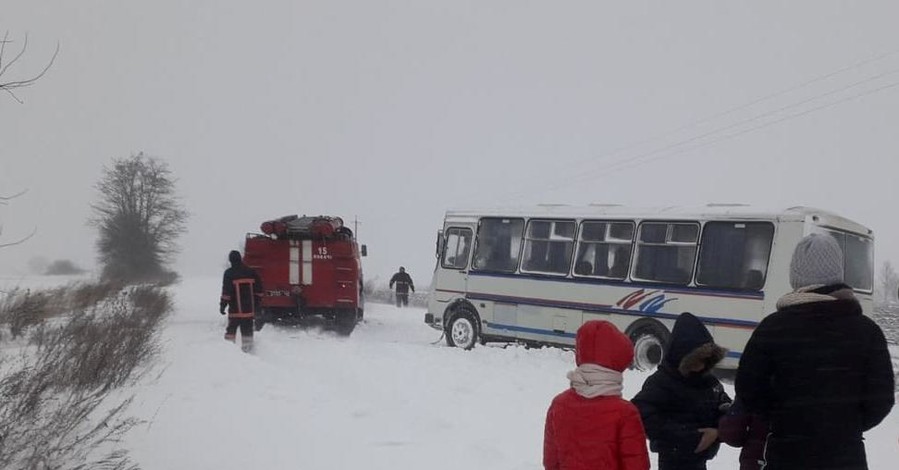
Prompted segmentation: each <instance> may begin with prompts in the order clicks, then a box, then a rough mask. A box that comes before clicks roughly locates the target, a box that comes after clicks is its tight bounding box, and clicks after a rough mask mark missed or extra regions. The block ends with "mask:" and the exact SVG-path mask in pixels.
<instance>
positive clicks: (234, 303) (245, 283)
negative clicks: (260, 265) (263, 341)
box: [219, 251, 262, 351]
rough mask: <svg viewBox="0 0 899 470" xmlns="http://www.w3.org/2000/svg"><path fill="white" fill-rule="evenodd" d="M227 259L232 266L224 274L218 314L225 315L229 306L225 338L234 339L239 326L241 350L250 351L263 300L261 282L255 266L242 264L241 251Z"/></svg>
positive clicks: (231, 254) (229, 255) (235, 252)
mask: <svg viewBox="0 0 899 470" xmlns="http://www.w3.org/2000/svg"><path fill="white" fill-rule="evenodd" d="M228 261H230V262H231V267H230V268H228V269H226V270H225V274H224V276H223V277H222V297H221V300H220V301H219V313H221V314H222V315H224V314H225V308H226V307H227V309H228V326H227V327H226V328H225V339H226V340H228V341H232V342H233V341H235V340H236V336H237V328H238V327H239V328H240V338H241V349H243V350H244V351H249V350H251V349H252V348H253V319H254V318H255V316H256V309H257V308H258V307H259V305H260V304H261V301H262V281H261V280H260V279H259V275H258V274H257V273H256V271H255V270H254V269H253V268H251V267H249V266H247V265H245V264H244V263H243V260H242V259H241V257H240V252H238V251H232V252H231V253H229V254H228Z"/></svg>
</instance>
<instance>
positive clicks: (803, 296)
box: [777, 285, 855, 310]
mask: <svg viewBox="0 0 899 470" xmlns="http://www.w3.org/2000/svg"><path fill="white" fill-rule="evenodd" d="M821 287H824V286H823V285H816V286H807V287H801V288H799V289H796V290H795V291H793V292H790V293H788V294H786V295H784V296H783V297H781V298H780V299H779V300H778V301H777V309H778V310H780V309H783V308H786V307H790V306H793V305H801V304H810V303H813V302H828V301H832V300H840V299H846V300H848V299H854V298H855V296H854V295H853V294H852V289H840V290H837V291H834V292H831V293H830V294H818V293H815V292H811V291H813V290H815V289H819V288H821Z"/></svg>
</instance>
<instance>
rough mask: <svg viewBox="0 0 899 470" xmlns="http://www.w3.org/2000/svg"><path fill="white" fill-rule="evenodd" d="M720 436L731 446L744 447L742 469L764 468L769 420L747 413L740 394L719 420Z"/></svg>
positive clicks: (741, 454)
mask: <svg viewBox="0 0 899 470" xmlns="http://www.w3.org/2000/svg"><path fill="white" fill-rule="evenodd" d="M718 438H719V439H721V442H723V443H725V444H727V445H729V446H732V447H741V448H742V450H741V451H740V470H761V469H762V468H764V464H765V461H764V454H765V443H766V441H767V439H768V421H767V420H766V419H765V417H764V416H762V415H760V414H755V413H747V412H746V409H745V407H744V405H743V403H742V400H740V397H739V396H737V398H736V399H734V403H733V405H731V407H730V409H728V410H727V414H725V415H724V416H723V417H721V420H719V421H718Z"/></svg>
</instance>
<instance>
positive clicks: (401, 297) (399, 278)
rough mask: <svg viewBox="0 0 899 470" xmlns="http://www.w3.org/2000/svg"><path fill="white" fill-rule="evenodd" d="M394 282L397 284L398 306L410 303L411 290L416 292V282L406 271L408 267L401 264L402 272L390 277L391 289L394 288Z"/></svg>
mask: <svg viewBox="0 0 899 470" xmlns="http://www.w3.org/2000/svg"><path fill="white" fill-rule="evenodd" d="M394 284H396V306H397V307H405V306H407V305H409V290H410V289H411V290H412V292H415V284H413V283H412V277H410V276H409V274H408V273H407V272H406V268H404V267H402V266H400V272H398V273H396V274H394V275H393V277H391V278H390V289H393V285H394Z"/></svg>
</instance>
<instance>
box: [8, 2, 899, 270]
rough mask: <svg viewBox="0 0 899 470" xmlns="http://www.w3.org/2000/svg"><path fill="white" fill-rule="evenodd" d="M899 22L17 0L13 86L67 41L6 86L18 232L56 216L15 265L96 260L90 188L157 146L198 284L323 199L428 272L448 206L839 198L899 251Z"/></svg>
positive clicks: (882, 251) (376, 265) (641, 7)
mask: <svg viewBox="0 0 899 470" xmlns="http://www.w3.org/2000/svg"><path fill="white" fill-rule="evenodd" d="M896 18H899V2H896V1H895V0H884V1H865V2H851V1H822V0H807V1H790V2H783V1H744V2H722V1H718V0H708V1H702V2H670V1H656V2H646V1H627V2H611V1H597V0H591V1H554V2H551V1H524V0H506V1H485V0H471V1H468V0H453V1H440V2H438V1H421V0H404V1H362V0H357V1H341V0H326V1H318V2H310V1H296V0H283V1H266V2H238V1H223V0H216V1H212V0H209V1H198V0H192V1H170V0H166V1H162V0H155V1H153V2H120V1H113V0H108V1H79V2H72V1H40V2H36V1H32V0H22V1H20V0H3V3H2V5H0V33H2V32H3V31H7V30H8V31H9V34H10V38H11V39H14V40H16V41H17V42H16V43H13V44H11V45H9V46H8V47H11V48H13V49H15V47H16V46H17V45H20V44H21V42H20V41H21V40H22V39H23V37H24V35H25V34H26V33H28V34H29V46H28V50H27V53H26V55H25V57H24V59H23V60H22V61H21V62H20V63H19V64H17V66H16V68H14V69H11V70H9V71H8V72H7V73H8V75H9V76H10V77H17V76H19V75H20V74H25V75H27V74H28V73H32V72H35V71H38V70H39V69H40V68H42V67H43V65H44V64H45V63H46V61H47V60H48V59H49V57H50V56H51V55H52V53H53V50H54V48H55V47H56V44H57V42H58V43H59V44H60V54H59V57H58V59H57V60H56V63H55V64H54V65H53V67H52V69H51V70H50V71H49V72H48V74H47V75H46V76H45V77H44V78H43V79H42V80H41V81H40V82H39V83H37V84H36V85H35V86H34V87H32V88H29V89H26V90H21V91H20V92H19V93H18V96H19V97H20V98H21V99H22V100H23V101H24V104H19V103H18V102H16V101H14V100H13V99H12V98H11V97H9V96H8V95H5V94H2V95H0V195H3V194H6V195H9V194H13V193H17V192H19V191H20V190H24V189H27V190H28V192H27V194H25V195H24V196H22V197H20V198H18V199H16V200H15V201H13V202H12V203H11V204H9V205H8V206H0V222H2V223H3V229H4V231H3V234H2V237H0V240H5V241H9V240H11V239H15V238H16V237H17V236H22V235H27V234H28V233H29V232H30V231H31V230H32V229H33V228H35V227H36V228H37V235H36V236H35V237H34V238H33V239H31V240H29V241H28V242H27V243H26V244H24V245H21V246H17V247H14V248H7V249H4V250H0V272H4V273H11V274H16V273H23V272H25V271H26V270H27V265H28V261H29V259H31V258H32V257H34V256H38V255H40V256H44V257H46V258H48V259H50V260H53V259H58V258H68V259H72V260H74V261H75V262H77V263H79V264H81V265H84V266H89V267H93V265H94V263H95V254H94V253H95V252H94V236H95V233H94V231H93V229H92V228H90V227H88V226H87V225H86V223H85V221H86V219H87V218H88V217H89V215H90V206H89V205H90V203H91V201H92V199H93V198H94V197H95V190H94V188H93V185H94V183H95V182H96V181H97V180H98V178H99V177H100V174H101V169H102V167H103V165H104V164H108V163H109V162H110V159H112V158H115V157H127V156H129V155H131V154H133V153H137V152H145V153H147V154H149V155H152V156H156V157H158V158H160V159H163V160H165V161H166V162H168V164H169V165H170V166H171V169H172V170H173V171H174V173H175V175H176V176H177V178H178V185H179V191H180V193H181V194H182V195H183V199H184V203H185V205H186V207H187V208H188V210H189V211H190V212H191V213H192V217H191V219H190V223H189V231H188V233H187V234H186V235H185V236H184V238H183V240H182V242H183V243H182V245H183V247H184V250H183V253H182V254H181V255H180V257H179V258H178V266H177V268H178V269H179V270H180V271H181V272H182V273H184V274H185V275H215V276H217V275H220V273H221V269H222V267H223V266H224V264H225V257H226V254H227V252H228V251H229V250H230V249H233V248H235V247H236V246H237V245H238V243H239V242H240V241H241V239H242V238H243V236H244V234H245V233H246V232H248V231H256V230H258V226H259V224H260V222H262V221H263V220H266V219H270V218H274V217H278V216H281V215H286V214H293V213H299V214H303V213H306V214H319V213H321V214H330V215H339V216H342V217H344V219H346V220H348V221H350V220H352V219H353V218H354V217H356V216H358V218H359V220H360V222H361V225H360V227H359V228H360V230H359V236H360V239H361V241H362V242H364V243H366V244H368V246H369V253H370V256H369V258H367V259H366V261H365V270H366V277H367V278H375V277H378V278H380V279H381V280H384V281H386V279H387V278H389V276H390V274H392V272H393V271H394V270H395V268H396V267H397V266H398V265H400V264H402V265H405V266H406V267H407V269H408V270H409V271H410V272H411V273H412V275H413V277H414V279H415V281H416V283H418V284H419V285H426V284H427V283H428V282H429V281H430V277H431V270H432V269H433V266H434V257H433V249H434V238H435V233H436V231H437V229H438V228H439V227H440V225H441V221H442V217H443V214H444V212H445V211H446V210H447V209H448V208H457V207H468V206H495V205H508V204H513V203H514V204H530V203H569V204H586V203H591V202H602V203H621V204H634V205H641V206H642V205H650V206H659V205H698V204H705V203H709V202H741V203H749V204H758V205H762V206H766V207H790V206H795V205H810V206H817V207H822V208H826V209H829V210H832V211H835V212H837V213H839V214H841V215H844V216H847V217H849V218H852V219H854V220H856V221H858V222H861V223H863V224H866V225H868V226H869V227H871V228H872V229H874V231H875V234H876V237H877V256H878V260H879V261H882V260H884V259H892V260H894V261H899V217H896V214H897V212H899V209H897V207H896V204H897V201H899V198H897V195H899V190H897V188H896V181H897V175H896V172H897V169H899V151H897V148H899V29H897V28H896ZM8 50H9V49H8ZM7 54H9V52H7ZM781 92H783V93H781ZM765 97H768V99H764V100H761V101H758V100H759V99H760V98H765ZM756 101H757V102H756ZM750 103H752V105H751V106H748V107H743V105H746V104H750ZM728 111H733V112H730V113H727V114H722V113H726V112H728ZM706 118H709V119H706ZM653 139H654V140H653ZM681 142H683V143H684V144H683V145H679V146H678V145H676V144H678V143H681ZM634 143H640V144H641V145H636V146H632V144H634ZM621 148H624V150H623V151H620V152H618V153H615V151H616V149H621ZM620 162H624V163H620Z"/></svg>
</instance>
